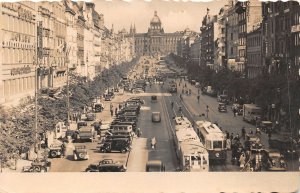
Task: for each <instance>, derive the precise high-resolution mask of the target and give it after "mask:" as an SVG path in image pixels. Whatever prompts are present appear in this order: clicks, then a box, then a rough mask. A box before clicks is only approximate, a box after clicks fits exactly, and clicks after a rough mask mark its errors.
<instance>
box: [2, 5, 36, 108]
mask: <svg viewBox="0 0 300 193" xmlns="http://www.w3.org/2000/svg"><path fill="white" fill-rule="evenodd" d="M0 6H1V12H0V26H1V27H0V40H1V41H0V42H1V49H0V53H1V57H0V103H10V102H11V103H13V102H14V101H15V100H18V99H19V98H20V97H22V96H26V95H33V94H34V89H35V66H36V62H35V57H36V45H37V33H36V27H37V24H36V18H37V5H36V3H34V2H30V1H28V2H18V3H6V2H2V3H0Z"/></svg>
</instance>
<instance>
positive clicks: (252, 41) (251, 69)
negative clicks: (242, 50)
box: [246, 24, 263, 79]
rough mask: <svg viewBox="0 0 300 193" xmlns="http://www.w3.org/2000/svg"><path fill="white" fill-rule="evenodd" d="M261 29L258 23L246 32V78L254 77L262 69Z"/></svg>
mask: <svg viewBox="0 0 300 193" xmlns="http://www.w3.org/2000/svg"><path fill="white" fill-rule="evenodd" d="M262 51H263V50H262V31H261V25H260V24H259V25H258V26H257V28H256V29H254V30H253V31H252V32H249V33H248V34H247V45H246V52H247V53H246V55H247V65H246V70H247V71H246V73H247V78H250V79H252V78H255V77H257V76H258V75H260V74H261V73H262V71H263V64H262V59H263V58H262Z"/></svg>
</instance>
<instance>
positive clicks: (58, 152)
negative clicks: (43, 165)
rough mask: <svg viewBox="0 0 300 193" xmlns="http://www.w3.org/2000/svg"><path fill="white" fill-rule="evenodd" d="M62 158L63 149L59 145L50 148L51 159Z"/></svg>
mask: <svg viewBox="0 0 300 193" xmlns="http://www.w3.org/2000/svg"><path fill="white" fill-rule="evenodd" d="M61 156H62V147H61V145H59V144H52V145H51V146H50V147H49V157H50V158H58V157H61Z"/></svg>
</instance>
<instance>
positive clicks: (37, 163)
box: [22, 159, 51, 172]
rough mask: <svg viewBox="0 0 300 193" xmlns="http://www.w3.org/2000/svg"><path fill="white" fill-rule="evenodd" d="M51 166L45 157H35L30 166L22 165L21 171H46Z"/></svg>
mask: <svg viewBox="0 0 300 193" xmlns="http://www.w3.org/2000/svg"><path fill="white" fill-rule="evenodd" d="M50 167H51V162H49V161H48V160H47V159H36V160H34V161H33V162H32V163H31V166H24V167H23V170H22V172H47V171H48V170H49V168H50Z"/></svg>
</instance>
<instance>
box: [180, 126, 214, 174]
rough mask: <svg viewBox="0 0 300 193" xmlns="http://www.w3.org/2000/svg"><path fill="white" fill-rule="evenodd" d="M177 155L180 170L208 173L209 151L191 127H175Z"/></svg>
mask: <svg viewBox="0 0 300 193" xmlns="http://www.w3.org/2000/svg"><path fill="white" fill-rule="evenodd" d="M175 131H176V132H175V145H176V154H177V156H178V158H179V161H180V170H181V171H186V172H208V171H209V157H208V151H207V150H206V149H205V147H204V145H203V144H202V143H201V142H200V138H199V137H198V135H197V133H196V132H195V130H194V128H193V127H192V126H191V125H176V126H175Z"/></svg>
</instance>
